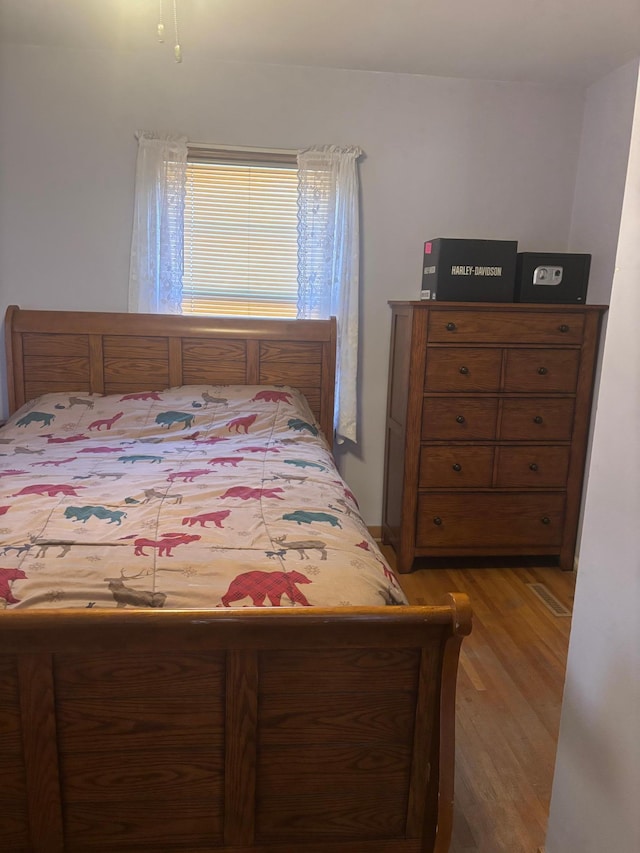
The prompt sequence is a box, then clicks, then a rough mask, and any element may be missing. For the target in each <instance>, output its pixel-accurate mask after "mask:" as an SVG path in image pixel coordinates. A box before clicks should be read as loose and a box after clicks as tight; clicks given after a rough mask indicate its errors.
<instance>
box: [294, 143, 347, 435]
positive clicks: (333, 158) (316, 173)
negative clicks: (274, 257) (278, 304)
mask: <svg viewBox="0 0 640 853" xmlns="http://www.w3.org/2000/svg"><path fill="white" fill-rule="evenodd" d="M361 154H362V151H361V150H360V149H359V148H356V147H354V146H349V147H339V146H336V145H324V146H317V147H313V148H308V149H306V150H304V151H301V152H300V153H299V154H298V173H299V196H298V204H299V214H298V316H299V317H304V318H326V317H331V316H332V315H334V316H336V317H337V320H338V353H337V368H338V369H337V374H338V375H337V385H336V408H335V414H334V427H335V431H336V437H337V439H338V441H339V442H340V441H342V440H344V439H349V440H350V441H353V442H356V441H357V373H358V295H359V294H358V287H359V242H360V223H359V204H358V165H357V162H358V157H360V155H361Z"/></svg>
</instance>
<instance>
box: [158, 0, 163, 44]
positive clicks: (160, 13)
mask: <svg viewBox="0 0 640 853" xmlns="http://www.w3.org/2000/svg"><path fill="white" fill-rule="evenodd" d="M158 41H159V42H160V44H164V14H163V9H162V0H160V9H159V10H158Z"/></svg>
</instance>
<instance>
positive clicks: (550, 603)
mask: <svg viewBox="0 0 640 853" xmlns="http://www.w3.org/2000/svg"><path fill="white" fill-rule="evenodd" d="M527 586H528V587H529V588H530V589H531V591H532V592H533V593H535V594H536V595H537V596H538V598H539V599H540V601H541V602H542V603H543V604H544V605H545V607H546V608H547V610H550V611H551V612H552V613H553V614H554V616H571V611H570V610H567V608H566V607H565V606H564V604H562V603H561V602H560V601H558V599H557V598H556V597H555V595H552V594H551V593H550V592H549V590H548V589H547V587H546V586H545V585H544V584H543V583H528V584H527Z"/></svg>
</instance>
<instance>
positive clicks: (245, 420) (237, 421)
mask: <svg viewBox="0 0 640 853" xmlns="http://www.w3.org/2000/svg"><path fill="white" fill-rule="evenodd" d="M257 417H258V416H257V415H245V416H244V417H242V418H234V419H233V420H232V421H229V423H228V424H227V429H228V430H229V432H231V430H235V432H244V433H248V432H249V427H250V426H251V425H252V424H253V423H254V422H255V419H256V418H257Z"/></svg>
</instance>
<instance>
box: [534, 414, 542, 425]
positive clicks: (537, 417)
mask: <svg viewBox="0 0 640 853" xmlns="http://www.w3.org/2000/svg"><path fill="white" fill-rule="evenodd" d="M533 422H534V424H541V423H542V418H541V417H540V415H536V416H535V418H534V419H533Z"/></svg>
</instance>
